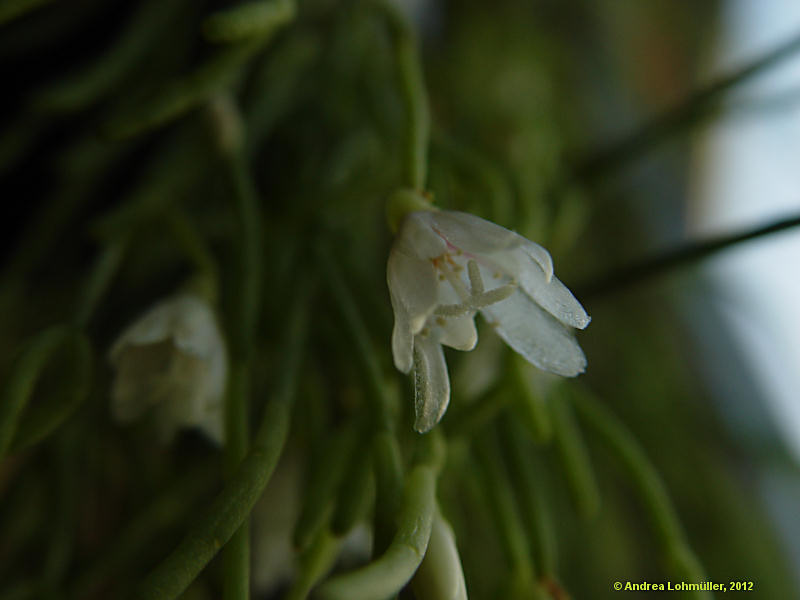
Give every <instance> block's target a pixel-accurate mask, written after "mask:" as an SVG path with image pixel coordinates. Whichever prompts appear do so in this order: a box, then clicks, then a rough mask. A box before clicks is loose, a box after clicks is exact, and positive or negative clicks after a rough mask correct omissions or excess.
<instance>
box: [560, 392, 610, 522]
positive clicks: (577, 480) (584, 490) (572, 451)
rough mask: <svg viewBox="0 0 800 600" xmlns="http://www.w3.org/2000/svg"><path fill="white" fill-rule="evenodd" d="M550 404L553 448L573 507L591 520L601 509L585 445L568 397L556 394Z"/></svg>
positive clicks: (595, 480)
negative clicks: (558, 458)
mask: <svg viewBox="0 0 800 600" xmlns="http://www.w3.org/2000/svg"><path fill="white" fill-rule="evenodd" d="M550 405H551V407H552V414H553V424H554V426H555V445H556V449H557V450H558V454H559V457H560V458H561V464H562V465H563V467H564V469H563V470H564V475H565V476H566V478H567V483H568V484H569V489H570V492H571V493H572V498H573V500H574V502H575V507H576V508H577V510H578V513H579V514H580V515H581V516H582V517H584V518H587V519H588V518H591V517H593V516H594V515H596V514H597V511H598V510H599V509H600V490H599V488H598V485H597V478H596V477H595V474H594V469H593V468H592V462H591V459H590V458H589V453H588V451H587V450H586V443H585V442H584V440H583V436H582V435H581V432H580V429H579V428H578V424H577V423H576V422H575V415H574V414H573V412H572V406H571V404H570V398H569V397H568V396H567V395H566V394H561V395H557V396H556V397H554V398H553V401H552V402H551V403H550Z"/></svg>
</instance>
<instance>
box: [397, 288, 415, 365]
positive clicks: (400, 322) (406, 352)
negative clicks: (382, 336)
mask: <svg viewBox="0 0 800 600" xmlns="http://www.w3.org/2000/svg"><path fill="white" fill-rule="evenodd" d="M394 304H395V303H394V300H392V305H394ZM392 357H393V358H394V366H395V367H396V368H397V370H398V371H400V372H401V373H408V372H409V371H410V370H411V366H412V363H413V361H414V334H413V333H411V323H410V322H409V320H408V315H407V314H406V311H405V309H404V308H403V307H402V306H400V307H395V309H394V328H393V329H392Z"/></svg>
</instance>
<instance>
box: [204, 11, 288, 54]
mask: <svg viewBox="0 0 800 600" xmlns="http://www.w3.org/2000/svg"><path fill="white" fill-rule="evenodd" d="M296 10H297V7H296V6H295V2H294V0H261V1H255V2H252V1H246V2H242V3H241V4H239V5H237V6H233V7H231V8H228V9H225V10H221V11H219V12H216V13H214V14H213V15H211V16H209V17H207V18H206V19H205V21H204V22H203V33H204V34H205V36H206V38H207V39H208V40H209V41H212V42H222V43H225V42H241V41H243V40H248V39H251V38H261V39H266V38H268V37H270V36H271V35H272V34H273V33H274V32H275V31H277V30H278V28H280V27H281V26H283V25H285V24H286V23H288V22H289V21H291V20H292V19H293V18H294V16H295V12H296Z"/></svg>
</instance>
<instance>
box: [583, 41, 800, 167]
mask: <svg viewBox="0 0 800 600" xmlns="http://www.w3.org/2000/svg"><path fill="white" fill-rule="evenodd" d="M798 50H800V35H794V36H792V37H791V38H790V39H788V40H786V41H785V42H783V43H782V44H780V45H779V46H777V47H776V48H774V49H773V50H771V51H770V52H767V53H766V54H765V55H763V56H761V57H760V58H758V59H756V60H754V61H752V62H751V63H749V64H746V65H745V66H743V67H742V68H740V69H738V70H736V71H734V72H733V73H730V74H728V75H725V76H723V77H721V78H719V79H717V80H716V81H713V82H712V83H711V84H709V85H707V86H706V87H703V88H701V89H699V90H697V91H696V92H694V93H693V94H692V95H691V96H689V97H688V98H687V99H686V100H685V101H684V102H682V103H681V104H679V105H678V106H676V107H675V108H673V109H671V110H668V111H666V112H664V113H663V114H661V115H659V116H657V117H655V118H654V119H653V120H651V121H650V122H649V123H647V124H645V125H644V126H643V127H641V128H640V129H638V130H637V131H635V132H634V133H633V134H631V135H629V136H628V137H626V138H623V139H622V140H620V141H619V142H617V143H615V144H613V145H611V146H610V147H609V148H607V149H605V150H600V151H598V152H595V153H594V155H592V156H590V157H589V158H586V159H584V160H583V161H581V162H579V163H578V164H577V165H576V166H575V168H574V172H575V175H576V176H577V178H579V179H591V178H593V177H595V176H598V175H605V174H607V173H608V172H610V171H613V170H614V169H616V168H619V167H621V166H623V165H625V164H626V163H627V162H628V161H630V160H632V159H635V158H637V157H639V156H641V155H642V154H644V153H645V151H647V150H649V149H650V148H652V147H653V146H654V145H655V143H656V142H658V141H660V140H661V139H663V138H665V137H667V136H668V135H672V134H675V133H677V132H679V131H682V130H683V129H685V128H687V127H688V126H691V125H692V124H694V123H696V122H697V121H698V120H699V119H700V118H701V117H703V116H704V115H706V114H707V113H708V112H709V110H710V108H711V107H713V105H714V103H715V102H716V101H717V100H719V99H720V98H721V97H722V95H723V94H725V93H726V92H728V91H730V90H731V89H732V88H733V87H735V86H737V85H739V84H741V83H743V82H745V81H747V80H748V79H750V78H751V77H753V76H754V75H757V74H759V73H760V72H761V71H763V70H765V69H767V68H769V67H772V66H774V65H776V64H777V63H779V62H781V61H783V60H785V59H787V58H789V57H791V56H793V55H794V54H795V53H796V52H797V51H798Z"/></svg>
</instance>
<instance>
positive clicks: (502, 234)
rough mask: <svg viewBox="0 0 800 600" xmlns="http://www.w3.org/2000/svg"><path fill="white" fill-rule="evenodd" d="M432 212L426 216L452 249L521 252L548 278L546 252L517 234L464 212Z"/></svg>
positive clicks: (483, 252)
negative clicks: (429, 215)
mask: <svg viewBox="0 0 800 600" xmlns="http://www.w3.org/2000/svg"><path fill="white" fill-rule="evenodd" d="M432 215H433V216H432V217H430V218H431V219H432V221H433V223H434V227H435V228H436V229H437V231H438V232H439V233H440V234H441V235H443V236H444V237H445V238H446V239H447V241H448V242H449V243H450V244H452V245H453V246H455V247H456V248H459V249H461V250H463V251H464V252H467V253H469V254H472V255H475V256H477V257H480V256H481V255H490V257H494V256H495V255H496V254H497V253H501V254H502V253H507V252H510V251H515V253H516V251H521V252H523V253H524V254H525V256H527V257H528V258H529V259H531V260H533V261H535V262H536V263H537V264H538V265H539V266H540V267H541V269H542V270H543V271H544V273H545V274H546V276H547V279H548V280H549V279H550V277H552V275H553V260H552V259H551V258H550V253H549V252H548V251H547V250H545V249H544V248H543V247H542V246H540V245H539V244H536V243H534V242H532V241H530V240H528V239H526V238H524V237H522V236H521V235H519V234H518V233H515V232H514V231H511V230H510V229H506V228H505V227H501V226H500V225H497V224H495V223H492V222H491V221H486V220H485V219H481V218H480V217H476V216H475V215H471V214H468V213H463V212H457V211H449V210H448V211H439V212H436V213H432ZM509 275H513V273H509Z"/></svg>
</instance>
